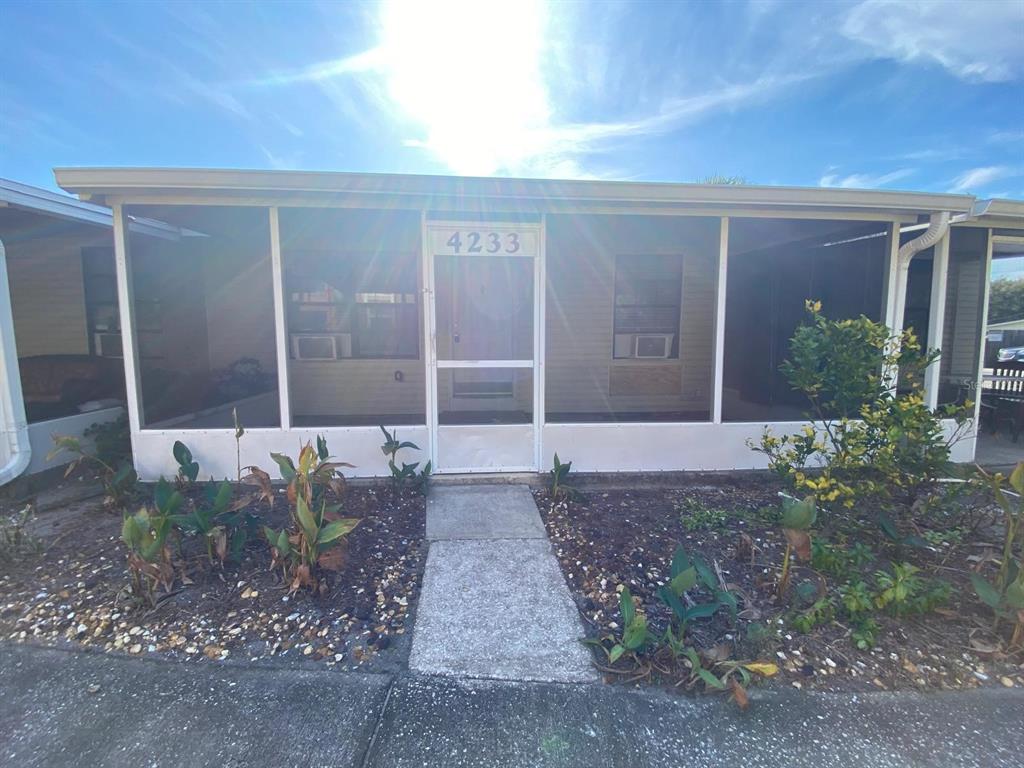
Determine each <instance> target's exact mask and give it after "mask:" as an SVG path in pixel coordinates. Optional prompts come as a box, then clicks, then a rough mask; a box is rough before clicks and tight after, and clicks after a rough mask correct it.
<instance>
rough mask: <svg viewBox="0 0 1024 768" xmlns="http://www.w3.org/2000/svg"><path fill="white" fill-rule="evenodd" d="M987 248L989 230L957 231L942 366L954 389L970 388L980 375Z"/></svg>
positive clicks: (951, 256)
mask: <svg viewBox="0 0 1024 768" xmlns="http://www.w3.org/2000/svg"><path fill="white" fill-rule="evenodd" d="M987 248H988V230H986V229H975V228H971V229H966V228H964V229H953V231H952V235H951V240H950V249H949V276H948V279H947V282H946V315H945V322H944V328H943V334H942V347H941V350H942V360H941V363H940V365H941V371H942V376H941V378H942V380H943V382H944V383H946V384H949V385H952V386H953V387H954V388H956V387H964V386H967V384H966V383H967V382H972V381H974V379H975V378H976V377H977V375H978V353H979V350H980V345H981V302H982V297H983V288H984V281H985V280H986V279H987V277H988V276H987V275H986V274H985V258H986V252H987Z"/></svg>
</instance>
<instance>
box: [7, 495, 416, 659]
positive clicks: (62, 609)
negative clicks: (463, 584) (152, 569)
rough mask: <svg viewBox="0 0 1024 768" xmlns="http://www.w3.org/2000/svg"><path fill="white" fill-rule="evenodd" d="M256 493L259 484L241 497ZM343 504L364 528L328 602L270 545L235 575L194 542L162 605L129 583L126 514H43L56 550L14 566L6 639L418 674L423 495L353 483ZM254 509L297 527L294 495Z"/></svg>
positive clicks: (40, 522)
mask: <svg viewBox="0 0 1024 768" xmlns="http://www.w3.org/2000/svg"><path fill="white" fill-rule="evenodd" d="M245 490H251V487H249V488H247V489H243V488H239V489H237V490H236V493H238V494H241V493H243V492H245ZM147 493H148V492H147V491H145V490H144V491H143V492H142V499H144V498H145V496H146V494H147ZM200 493H201V490H200V489H199V488H193V489H192V490H190V491H188V492H187V496H188V497H189V499H190V501H191V500H193V499H195V498H198V497H199V495H200ZM140 503H141V501H140ZM342 504H343V507H342V514H343V515H344V516H346V517H356V518H359V519H360V523H359V525H358V527H357V528H356V529H355V530H354V531H353V532H352V534H351V535H350V536H349V538H348V541H347V546H346V557H345V563H344V566H343V568H342V569H341V570H340V571H339V572H337V573H330V574H328V575H327V584H328V588H327V590H326V592H325V593H324V594H322V595H320V594H317V595H313V594H310V593H308V592H305V591H300V592H298V593H294V594H289V591H288V588H287V585H286V584H283V583H282V582H281V579H280V577H279V576H278V574H276V573H272V572H271V571H270V570H269V565H270V553H269V550H268V548H267V545H266V542H265V541H263V540H262V537H253V538H252V539H251V540H250V541H249V544H248V546H247V548H246V550H245V553H244V555H243V557H242V559H241V562H239V563H236V564H231V563H229V564H227V565H226V566H224V567H223V568H222V567H221V566H220V565H219V564H211V563H210V562H209V561H208V560H207V558H206V554H205V550H204V549H203V547H202V545H201V544H200V542H198V541H197V540H195V539H194V538H188V537H186V538H185V540H184V542H183V552H184V557H183V559H182V562H181V566H182V570H183V573H184V578H181V577H179V578H178V579H177V580H176V582H175V586H174V590H173V591H172V592H171V594H170V595H167V596H165V597H163V598H162V599H161V600H160V601H159V603H158V605H157V607H155V608H149V607H148V606H143V605H140V604H139V601H138V600H135V599H134V598H133V597H132V596H131V595H130V593H129V592H128V591H127V590H126V588H125V587H126V585H127V584H128V576H127V571H126V567H125V550H124V547H123V545H122V544H121V542H120V539H119V537H120V528H121V519H122V518H121V513H120V512H119V511H117V510H111V509H109V508H107V507H105V506H104V505H103V503H102V499H101V498H99V497H96V498H93V499H91V500H88V501H84V502H78V503H73V504H71V505H69V506H65V507H62V508H59V509H55V510H50V511H47V512H41V513H40V514H39V515H38V517H37V519H36V520H35V522H34V524H33V526H32V529H33V530H34V531H35V532H36V533H37V535H39V536H40V537H41V540H42V546H43V547H44V548H45V549H44V551H43V552H42V553H40V554H38V555H29V556H25V557H21V558H18V559H17V560H16V561H15V562H3V561H2V560H0V637H2V638H7V639H10V640H15V641H25V642H36V643H57V644H61V643H66V644H74V645H77V646H86V647H91V648H95V649H97V650H104V651H116V652H124V653H128V654H136V655H153V654H156V655H161V656H170V657H176V658H181V659H202V660H205V659H216V660H227V661H245V662H246V663H252V662H257V663H273V664H281V663H289V664H303V665H306V664H308V665H312V664H313V663H314V662H321V663H325V664H327V665H330V666H334V667H336V668H338V669H361V670H367V669H373V670H377V671H384V670H389V669H392V668H396V667H401V666H404V665H405V662H406V659H407V656H408V650H409V643H410V641H411V633H412V615H413V611H414V607H415V603H416V598H417V596H418V594H419V589H420V581H421V576H422V570H423V562H424V558H425V553H426V547H425V544H424V541H423V536H424V527H425V504H424V499H423V496H422V495H421V494H418V493H415V492H412V491H405V492H401V493H399V492H396V491H395V490H393V488H392V487H391V486H390V485H384V484H380V485H374V486H369V487H366V486H360V487H353V486H349V487H348V488H347V489H346V491H345V494H344V498H343V500H342ZM6 506H7V507H8V510H9V509H10V506H11V505H10V504H8V505H6ZM252 509H253V511H254V512H255V513H256V514H258V516H259V518H260V522H261V523H265V524H267V525H270V526H272V527H275V528H278V529H279V528H281V527H283V526H284V525H285V523H286V520H287V516H288V503H287V499H286V498H285V496H284V491H283V489H282V490H280V491H278V493H277V497H276V498H275V499H274V503H273V505H272V507H270V506H269V505H268V504H267V502H265V501H261V502H258V503H254V504H253V505H252Z"/></svg>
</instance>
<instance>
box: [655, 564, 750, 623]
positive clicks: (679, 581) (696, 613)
mask: <svg viewBox="0 0 1024 768" xmlns="http://www.w3.org/2000/svg"><path fill="white" fill-rule="evenodd" d="M669 576H670V580H669V583H668V584H665V585H662V586H661V587H660V588H659V589H658V598H659V599H660V600H661V601H662V602H663V603H665V605H667V606H668V607H669V608H670V609H671V610H672V616H673V621H674V622H675V624H676V626H677V627H678V628H679V630H680V632H684V631H685V630H686V626H687V625H688V624H689V623H690V622H691V621H693V620H694V619H705V618H710V617H711V616H714V615H715V614H716V613H718V611H719V610H721V609H722V608H726V609H728V610H729V612H730V613H731V614H732V616H733V619H734V620H735V616H736V608H737V605H736V598H735V597H734V596H733V594H732V593H731V592H729V591H728V590H726V589H724V588H722V587H721V585H720V584H719V581H718V579H717V578H716V577H715V575H714V573H713V572H712V571H711V569H710V568H709V567H708V565H707V563H705V562H704V560H702V559H701V558H700V557H698V556H696V555H694V556H692V557H691V556H689V555H687V553H686V552H685V551H684V550H683V548H682V547H679V548H678V549H676V551H675V554H674V555H673V556H672V565H671V570H670V572H669ZM698 584H700V585H702V586H703V588H704V589H706V590H707V591H708V592H710V593H711V594H712V595H713V596H714V599H713V600H711V601H710V602H705V603H699V602H697V601H696V600H694V599H693V598H692V597H691V596H690V595H688V594H687V593H688V592H689V591H690V590H692V589H693V588H694V587H696V586H698Z"/></svg>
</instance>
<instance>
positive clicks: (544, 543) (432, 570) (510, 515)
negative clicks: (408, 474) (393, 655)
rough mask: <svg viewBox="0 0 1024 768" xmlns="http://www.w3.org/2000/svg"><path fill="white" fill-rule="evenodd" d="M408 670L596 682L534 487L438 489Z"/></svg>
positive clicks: (430, 511) (431, 506)
mask: <svg viewBox="0 0 1024 768" xmlns="http://www.w3.org/2000/svg"><path fill="white" fill-rule="evenodd" d="M427 538H428V539H429V540H430V549H429V551H428V553H427V565H426V570H425V572H424V576H423V590H422V592H421V594H420V600H419V606H418V607H417V609H416V625H415V628H414V630H413V640H412V653H411V655H410V658H409V667H410V669H412V670H413V671H414V672H420V673H423V674H429V675H454V676H458V677H467V678H493V679H501V680H536V681H546V682H561V683H581V682H591V681H594V680H596V679H597V673H596V670H595V669H594V667H593V665H592V664H591V661H590V653H589V652H588V651H587V650H586V648H584V647H583V646H582V645H581V644H580V638H582V637H583V627H582V626H581V625H580V621H579V614H578V613H577V611H576V606H575V605H574V604H573V601H572V598H571V597H570V595H569V589H568V587H567V586H566V584H565V580H564V579H563V578H562V571H561V569H560V568H559V566H558V561H557V560H555V556H554V555H553V554H552V552H551V545H550V543H549V542H548V539H547V534H546V532H545V530H544V524H543V523H542V522H541V519H540V514H539V513H538V512H537V505H536V504H535V503H534V501H533V496H532V495H531V493H530V490H529V488H527V487H526V486H523V485H475V486H473V485H470V486H447V487H438V486H435V487H434V488H432V489H431V490H430V495H429V496H428V498H427Z"/></svg>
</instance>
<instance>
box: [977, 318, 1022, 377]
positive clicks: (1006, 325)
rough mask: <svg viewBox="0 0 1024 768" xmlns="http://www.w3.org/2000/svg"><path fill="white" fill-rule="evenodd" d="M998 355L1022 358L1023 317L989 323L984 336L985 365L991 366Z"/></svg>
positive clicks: (998, 357)
mask: <svg viewBox="0 0 1024 768" xmlns="http://www.w3.org/2000/svg"><path fill="white" fill-rule="evenodd" d="M1000 357H1002V358H1004V359H1005V360H1024V317H1022V318H1020V319H1019V320H1004V321H1003V322H1001V323H989V324H988V333H987V334H986V337H985V367H986V368H991V367H992V366H993V365H995V364H996V363H997V362H998V361H999V359H1000Z"/></svg>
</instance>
